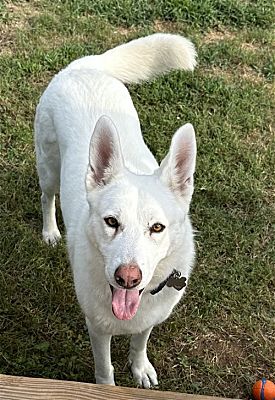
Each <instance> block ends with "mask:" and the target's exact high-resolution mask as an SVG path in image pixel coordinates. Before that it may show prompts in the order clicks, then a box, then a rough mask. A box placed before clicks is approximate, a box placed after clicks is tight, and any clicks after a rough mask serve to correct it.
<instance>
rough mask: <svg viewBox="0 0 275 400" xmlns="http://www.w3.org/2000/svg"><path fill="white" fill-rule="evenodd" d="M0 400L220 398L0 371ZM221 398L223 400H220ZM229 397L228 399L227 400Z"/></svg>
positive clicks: (172, 399)
mask: <svg viewBox="0 0 275 400" xmlns="http://www.w3.org/2000/svg"><path fill="white" fill-rule="evenodd" d="M0 399H1V400H106V399H110V400H145V399H146V400H221V398H219V397H210V396H195V395H191V394H184V393H173V392H162V391H158V390H146V389H134V388H126V387H119V386H108V385H95V384H92V383H80V382H71V381H56V380H53V379H41V378H25V377H19V376H9V375H1V374H0ZM223 400H225V399H223ZM231 400H232V399H231Z"/></svg>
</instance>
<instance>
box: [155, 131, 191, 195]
mask: <svg viewBox="0 0 275 400" xmlns="http://www.w3.org/2000/svg"><path fill="white" fill-rule="evenodd" d="M196 152H197V148H196V138H195V131H194V128H193V126H192V125H191V124H186V125H183V126H182V127H181V128H180V129H178V130H177V132H176V133H175V134H174V136H173V138H172V143H171V146H170V150H169V153H168V154H167V156H166V157H165V158H164V160H163V161H162V163H161V165H160V168H159V171H158V174H159V176H160V179H161V180H162V181H163V182H164V183H165V184H166V185H168V186H169V188H170V189H171V190H172V191H174V192H176V193H178V194H179V195H180V196H184V197H186V198H187V200H188V201H190V200H191V197H192V194H193V189H194V185H193V175H194V172H195V165H196Z"/></svg>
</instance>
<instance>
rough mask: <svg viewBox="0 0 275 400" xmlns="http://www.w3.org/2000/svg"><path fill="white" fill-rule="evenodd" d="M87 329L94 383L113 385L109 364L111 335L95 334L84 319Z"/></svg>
mask: <svg viewBox="0 0 275 400" xmlns="http://www.w3.org/2000/svg"><path fill="white" fill-rule="evenodd" d="M86 324H87V327H88V331H89V335H90V340H91V345H92V350H93V356H94V363H95V379H96V383H101V384H105V385H115V381H114V368H113V366H112V363H111V338H112V336H111V335H105V334H102V333H96V332H95V331H94V330H93V327H92V324H91V322H90V321H89V320H88V318H86Z"/></svg>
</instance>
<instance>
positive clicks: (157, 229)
mask: <svg viewBox="0 0 275 400" xmlns="http://www.w3.org/2000/svg"><path fill="white" fill-rule="evenodd" d="M164 229H165V226H164V225H162V224H160V223H159V222H156V223H155V224H154V225H152V226H151V228H150V232H151V233H160V232H162V231H163V230H164Z"/></svg>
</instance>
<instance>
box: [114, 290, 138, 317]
mask: <svg viewBox="0 0 275 400" xmlns="http://www.w3.org/2000/svg"><path fill="white" fill-rule="evenodd" d="M139 302H140V296H139V290H138V289H133V290H126V289H115V288H113V299H112V307H113V313H114V314H115V316H116V317H117V318H118V319H124V320H125V319H132V318H133V316H134V315H135V313H136V312H137V309H138V306H139Z"/></svg>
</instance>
